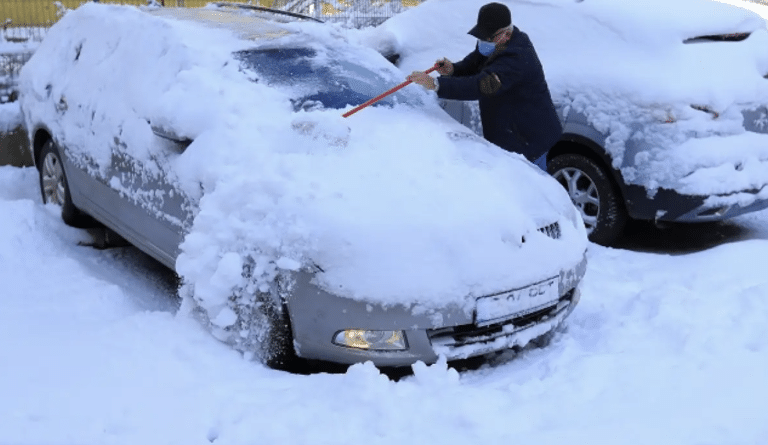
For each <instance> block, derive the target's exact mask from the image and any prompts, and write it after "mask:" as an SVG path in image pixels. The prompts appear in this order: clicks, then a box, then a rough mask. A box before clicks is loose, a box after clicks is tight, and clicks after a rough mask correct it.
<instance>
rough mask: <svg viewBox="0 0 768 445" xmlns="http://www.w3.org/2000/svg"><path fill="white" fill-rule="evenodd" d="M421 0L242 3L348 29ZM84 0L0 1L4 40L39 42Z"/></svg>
mask: <svg viewBox="0 0 768 445" xmlns="http://www.w3.org/2000/svg"><path fill="white" fill-rule="evenodd" d="M155 1H156V2H157V3H161V4H163V5H164V6H174V7H200V6H205V5H206V4H208V3H209V2H210V1H211V0H155ZM422 1H424V0H249V1H244V3H250V4H255V5H259V6H265V7H271V8H277V9H284V10H289V11H293V12H300V13H303V14H308V15H312V16H314V17H316V18H319V19H321V20H324V21H342V22H346V23H349V24H350V25H351V26H356V27H360V26H368V25H376V24H378V23H381V22H383V21H384V20H386V19H387V18H389V17H392V16H393V15H394V14H397V13H398V12H400V11H402V10H403V9H405V8H409V7H412V6H416V5H418V4H419V3H421V2H422ZM100 2H101V3H119V4H127V5H146V4H147V2H148V0H100ZM82 3H84V0H58V1H54V0H0V23H2V26H3V37H4V38H5V39H6V40H11V41H18V40H25V39H37V40H39V39H41V38H42V36H43V35H44V34H45V30H46V29H47V28H49V27H50V26H52V25H53V24H54V23H55V22H56V21H57V20H58V19H59V17H60V15H61V11H62V10H64V9H74V8H77V7H78V6H80V5H81V4H82Z"/></svg>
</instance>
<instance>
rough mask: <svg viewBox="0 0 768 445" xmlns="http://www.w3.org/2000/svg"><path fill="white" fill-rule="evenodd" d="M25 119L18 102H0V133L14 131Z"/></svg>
mask: <svg viewBox="0 0 768 445" xmlns="http://www.w3.org/2000/svg"><path fill="white" fill-rule="evenodd" d="M23 121H24V119H23V118H22V116H21V108H19V103H18V102H9V103H4V104H0V133H8V132H10V131H13V130H14V129H16V128H17V127H18V126H19V125H21V124H22V122H23Z"/></svg>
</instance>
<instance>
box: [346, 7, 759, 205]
mask: <svg viewBox="0 0 768 445" xmlns="http://www.w3.org/2000/svg"><path fill="white" fill-rule="evenodd" d="M484 3H487V2H486V1H485V0H471V1H469V0H445V1H439V2H432V1H429V2H425V3H424V4H422V5H420V6H419V7H418V8H413V9H411V10H408V11H405V12H403V13H401V14H398V15H397V16H395V17H393V18H392V19H390V20H388V21H386V22H385V23H384V24H382V25H381V26H380V27H378V28H374V29H371V28H368V29H364V30H361V31H358V32H356V33H353V35H354V37H355V38H357V39H359V40H360V41H362V42H365V43H366V44H368V45H370V46H372V47H374V48H377V49H378V50H380V51H382V52H388V53H394V52H396V53H399V54H400V55H401V59H400V61H399V66H400V68H401V69H403V71H405V72H411V71H413V70H424V69H426V68H428V67H430V66H431V65H432V64H433V63H434V62H435V61H436V60H438V59H440V58H442V57H447V58H448V59H450V60H453V61H458V60H461V59H462V58H463V57H464V56H466V55H467V54H468V53H469V52H470V51H471V50H472V49H473V48H474V46H475V43H476V40H475V39H474V38H473V37H472V36H469V35H468V34H467V31H468V30H469V29H470V28H471V27H472V26H473V25H474V23H475V19H476V17H477V11H478V9H479V7H480V6H481V5H483V4H484ZM505 3H506V4H508V5H509V6H510V9H511V10H512V23H513V25H515V26H517V27H519V28H520V29H521V30H522V31H523V32H526V33H527V34H528V35H529V36H530V38H531V41H532V42H533V44H534V46H535V48H536V51H537V53H538V54H539V57H540V59H541V61H542V65H543V67H544V71H545V74H546V77H547V81H548V84H549V87H550V91H551V92H552V95H553V99H554V100H555V102H557V103H558V104H561V105H562V106H563V107H564V112H565V113H567V112H568V111H569V110H573V111H576V112H579V113H582V114H584V115H585V116H586V117H587V119H588V121H589V122H590V124H591V125H592V126H593V127H594V128H595V129H597V130H598V131H600V132H601V133H603V134H604V135H605V136H606V140H605V146H606V149H607V150H608V152H609V153H610V154H611V157H612V161H613V165H614V167H616V168H617V169H620V171H621V173H622V175H623V177H624V179H625V181H626V182H627V183H630V184H638V185H642V186H645V187H646V188H647V189H648V190H649V194H650V195H653V194H654V193H655V192H656V190H657V189H659V188H667V189H674V190H677V191H679V192H681V193H686V194H699V195H705V194H710V193H715V190H714V189H713V187H712V184H713V182H712V181H710V178H715V177H716V178H717V182H718V187H717V189H719V190H724V192H723V193H726V194H727V193H733V192H737V191H740V190H742V189H741V187H742V186H743V184H744V183H750V184H755V185H756V189H757V190H760V189H762V190H764V192H765V193H768V188H767V187H766V185H768V174H767V173H768V156H766V153H765V149H764V147H766V146H768V134H766V133H768V127H766V126H765V125H764V121H765V119H768V110H766V108H765V104H766V103H768V81H766V79H765V78H764V77H763V76H766V75H768V52H767V51H765V48H766V47H768V28H766V23H765V19H763V18H761V17H760V16H759V15H758V14H756V13H755V12H753V11H750V10H748V9H744V8H738V7H734V6H732V5H728V4H723V3H718V2H714V1H701V0H685V1H682V0H681V1H674V2H669V1H667V0H649V1H644V2H639V3H638V2H635V3H627V2H616V1H613V0H588V1H581V2H577V1H573V0H543V1H536V2H527V1H507V2H505ZM734 33H751V35H750V36H749V38H747V39H746V40H744V41H740V42H704V43H688V44H686V43H684V41H686V40H687V39H695V38H697V37H703V36H711V35H720V34H734ZM692 106H696V107H697V108H693V107H692ZM702 109H706V110H709V111H702ZM743 110H758V111H759V113H758V114H757V117H756V119H757V121H756V122H754V123H753V122H744V120H745V119H744V117H743V116H742V111H743ZM713 113H714V114H717V116H716V117H715V118H713V116H714V114H713ZM761 123H762V124H761ZM753 124H754V125H755V126H757V127H758V128H759V129H758V130H757V131H760V132H761V134H760V135H759V137H758V138H759V143H756V144H755V143H753V142H754V141H753V140H752V139H750V141H748V142H747V143H744V142H745V141H744V138H743V136H744V134H745V133H746V129H745V126H752V125H753ZM711 136H716V137H711ZM755 136H757V135H755ZM750 137H751V138H753V139H758V138H754V137H753V136H750ZM637 141H643V142H642V143H641V148H642V150H640V151H638V150H637V149H636V148H633V147H632V144H633V143H637ZM600 142H601V141H598V143H600ZM687 142H690V144H694V145H696V146H698V147H702V148H703V150H701V152H698V151H695V150H690V149H689V148H690V147H689V145H687ZM711 150H716V151H719V152H721V153H726V152H727V153H730V155H729V156H727V157H725V156H724V157H722V159H717V160H714V159H711V158H709V157H708V154H707V153H708V152H709V151H711ZM682 157H685V158H686V162H684V163H680V162H679V159H680V158H682ZM747 163H752V164H759V168H754V169H750V170H748V171H747V170H740V169H739V167H738V166H739V165H740V164H741V165H743V164H747ZM697 171H698V172H701V174H698V172H697ZM718 193H720V192H718ZM723 199H725V198H723ZM734 199H735V198H734Z"/></svg>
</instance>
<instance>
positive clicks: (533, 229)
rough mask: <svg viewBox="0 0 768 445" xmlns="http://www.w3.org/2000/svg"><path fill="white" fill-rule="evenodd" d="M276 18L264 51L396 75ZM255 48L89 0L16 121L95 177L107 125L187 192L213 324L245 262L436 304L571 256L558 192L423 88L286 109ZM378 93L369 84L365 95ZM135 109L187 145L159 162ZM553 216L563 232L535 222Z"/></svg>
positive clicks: (574, 243)
mask: <svg viewBox="0 0 768 445" xmlns="http://www.w3.org/2000/svg"><path fill="white" fill-rule="evenodd" d="M280 26H283V27H284V29H286V30H288V31H289V32H288V33H286V35H284V36H282V37H277V38H276V39H271V40H269V41H267V42H266V43H263V44H265V45H283V44H285V45H311V46H312V47H313V48H316V49H318V51H322V48H324V47H334V46H336V47H338V46H339V45H346V46H342V47H341V48H342V50H341V51H340V52H339V53H343V54H346V55H347V57H348V58H349V60H352V61H354V62H355V63H359V64H362V65H364V66H367V67H369V68H370V69H372V70H374V71H375V72H376V73H378V74H380V75H381V76H384V77H385V78H386V79H388V82H389V84H390V85H387V88H388V87H389V86H391V85H395V84H397V83H399V82H401V81H402V80H403V77H402V73H401V72H400V71H399V70H397V69H396V68H395V67H393V66H391V65H390V64H388V63H387V62H386V61H385V60H384V59H383V58H382V57H381V56H380V55H379V54H377V53H376V52H375V51H372V50H371V49H369V48H366V47H362V46H355V45H349V44H347V43H345V42H344V39H343V38H342V36H341V35H340V29H339V28H335V27H331V26H327V25H321V24H316V23H291V24H287V25H280ZM135 30H141V32H134V31H135ZM93 36H98V38H97V39H93V38H92V37H93ZM259 44H262V43H259V42H256V41H248V40H241V39H239V38H237V37H236V36H234V35H233V34H232V33H230V32H228V31H226V30H222V29H216V28H204V27H200V26H195V25H192V24H190V23H189V22H186V21H179V20H175V19H169V18H163V17H155V16H150V15H147V14H146V13H143V12H141V11H140V10H139V9H136V8H132V7H122V6H104V5H96V4H86V5H84V6H81V7H80V8H78V9H77V10H75V11H73V12H70V13H68V14H67V15H66V16H65V17H64V18H62V20H61V21H60V22H59V23H58V24H57V25H55V26H54V27H53V28H52V29H51V31H50V33H49V34H48V38H47V39H46V40H45V41H44V42H43V43H42V45H41V46H40V48H39V50H38V51H37V53H36V54H35V56H34V57H33V59H32V60H31V61H30V62H29V63H28V64H27V65H26V66H25V68H24V71H23V73H22V79H21V81H22V108H23V110H24V114H25V119H26V122H27V125H28V126H29V125H33V124H34V123H35V122H36V121H37V120H38V119H43V120H44V121H45V122H48V123H49V125H51V130H52V131H53V133H54V134H57V135H59V137H60V142H61V143H62V144H65V145H66V146H67V147H68V148H69V149H70V150H71V151H72V152H73V156H74V158H75V159H76V161H77V159H78V156H81V155H83V154H84V153H86V152H87V153H89V154H92V159H91V160H90V161H87V162H86V161H85V160H81V161H82V162H83V163H84V164H85V163H90V164H92V170H93V173H94V174H96V175H98V174H103V172H104V171H106V169H105V167H106V166H107V164H108V162H109V160H110V157H111V154H110V150H109V147H110V146H111V140H112V139H113V138H115V136H116V135H119V138H121V139H122V140H123V141H124V142H125V143H126V145H127V148H125V150H127V151H129V152H130V153H131V155H132V156H134V157H136V158H139V159H141V160H142V162H143V168H145V169H147V170H148V171H149V174H158V175H159V174H162V172H168V171H173V172H175V173H174V175H175V177H174V178H173V179H174V181H175V182H176V183H177V185H178V187H180V188H181V189H182V190H183V192H184V193H185V194H187V195H188V196H189V197H190V199H191V200H192V201H197V200H199V211H198V212H197V213H196V216H195V218H194V221H193V223H192V225H191V227H189V228H188V230H189V234H188V235H187V236H186V238H185V241H184V243H183V244H182V246H181V248H182V252H181V255H180V256H179V258H178V259H177V265H176V266H177V267H176V269H177V271H178V272H179V273H180V274H181V275H182V276H183V277H184V278H185V280H186V281H187V282H188V283H191V284H193V286H192V287H193V288H194V292H195V298H196V300H197V301H198V303H200V304H202V305H203V306H204V307H205V308H206V309H208V310H209V313H210V314H211V315H212V317H211V318H215V316H216V311H220V310H223V308H224V307H225V306H226V305H227V302H228V300H229V297H230V295H232V289H233V288H237V287H242V286H246V285H247V284H248V283H246V282H245V278H243V276H242V271H243V267H244V265H249V264H250V265H252V266H253V272H254V276H255V279H256V283H255V284H257V285H259V286H262V288H263V286H266V285H267V284H268V283H269V282H270V280H271V279H273V278H274V276H275V275H276V274H277V273H279V272H280V271H281V270H288V271H290V270H295V269H298V268H300V267H306V266H311V265H312V263H315V264H317V265H318V266H320V267H321V268H322V269H323V270H324V272H323V273H318V274H317V275H316V281H317V283H318V284H319V285H320V286H322V287H324V288H326V289H329V290H331V291H333V292H335V293H341V294H344V295H347V296H349V297H352V298H358V299H365V300H368V301H374V302H379V303H382V304H385V305H386V304H410V303H413V302H415V299H416V300H418V302H419V303H421V305H422V307H436V306H442V305H444V304H447V303H451V302H453V303H456V302H464V301H465V300H464V299H465V298H466V296H467V295H469V294H471V293H474V294H482V293H488V292H491V291H499V290H503V289H509V288H513V287H516V286H520V285H524V284H527V283H530V282H532V281H531V280H537V279H544V278H546V277H548V276H553V275H556V274H557V273H558V272H559V271H560V270H561V269H563V268H565V267H571V266H573V265H574V264H575V263H576V262H578V261H579V260H580V259H581V258H582V255H583V252H584V250H585V248H586V235H585V233H584V228H583V226H582V224H581V222H580V220H579V219H578V215H577V213H576V212H575V209H574V208H573V206H572V204H571V203H570V200H569V199H568V196H567V194H566V193H565V191H564V190H563V189H562V187H561V186H560V185H559V184H558V183H557V182H555V181H554V180H553V179H552V178H550V177H549V176H547V175H545V174H543V173H542V172H540V171H539V170H538V169H536V168H535V167H533V166H532V165H531V164H529V163H528V162H526V161H525V160H524V159H523V158H522V157H521V156H519V155H516V154H510V153H507V152H505V151H503V150H501V149H499V148H498V147H496V146H493V145H491V144H489V143H487V142H485V141H484V140H482V139H481V138H478V137H476V136H474V135H473V134H471V133H470V132H468V131H467V130H466V129H465V128H464V127H462V126H461V125H459V124H457V123H456V122H454V121H453V120H452V119H450V118H449V117H448V116H447V115H446V114H445V113H443V112H442V110H440V109H439V107H438V105H437V103H436V100H435V98H434V96H432V95H429V94H427V93H425V92H423V91H422V90H421V89H420V88H418V87H410V88H408V89H406V90H403V91H404V92H405V93H406V94H407V95H408V96H409V97H411V98H413V100H414V101H415V103H417V104H418V103H420V104H421V105H418V106H415V107H414V106H411V105H407V104H401V105H396V106H394V107H393V108H388V107H372V108H367V109H365V110H363V111H360V112H358V113H357V114H355V115H353V116H352V117H350V118H348V119H344V118H342V117H341V114H342V112H343V111H342V110H337V109H327V110H318V111H311V112H306V111H300V112H294V110H293V107H292V105H291V103H290V101H289V99H290V97H291V91H290V90H289V89H282V88H270V87H268V86H266V85H265V84H263V83H254V82H253V81H251V80H249V73H248V72H247V71H243V70H241V69H240V66H239V64H238V63H237V62H236V61H235V60H234V59H233V58H232V53H233V52H235V51H239V50H242V49H244V48H252V47H254V46H257V45H259ZM78 48H79V49H78ZM333 53H334V52H333V51H329V52H328V54H333ZM116 73H119V75H116ZM379 92H381V91H380V86H378V85H377V86H375V88H373V87H372V90H371V91H370V94H371V97H373V96H374V95H375V94H377V93H379ZM59 97H66V100H67V103H68V110H69V111H68V112H67V113H65V114H63V115H61V114H57V111H56V109H55V108H56V107H55V104H56V102H57V101H58V100H59ZM91 117H92V119H91ZM147 120H150V121H151V122H152V123H153V125H158V126H162V127H163V128H166V129H172V130H173V131H175V132H176V133H177V134H178V135H180V136H183V137H187V138H190V139H194V142H193V143H192V144H191V145H189V147H188V148H187V149H186V150H185V151H184V152H183V153H181V154H179V155H176V156H167V155H164V156H157V155H156V153H153V151H152V150H153V149H156V148H153V147H157V144H156V143H155V144H154V145H153V141H154V139H153V138H155V136H154V135H153V134H152V131H151V129H150V126H149V124H148V123H147ZM83 124H85V127H84V126H83ZM121 130H122V131H121ZM129 130H130V131H129ZM106 180H107V181H109V178H106ZM556 221H557V222H559V223H560V225H561V229H562V231H563V237H562V239H561V240H559V241H555V240H552V239H550V238H548V237H546V236H545V235H543V234H540V233H538V232H537V228H539V227H541V226H543V225H547V224H551V223H553V222H556ZM523 236H525V237H526V243H525V244H524V245H523V244H522V243H521V240H522V237H523ZM415 297H417V298H415Z"/></svg>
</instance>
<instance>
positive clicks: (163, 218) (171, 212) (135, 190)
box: [105, 135, 194, 268]
mask: <svg viewBox="0 0 768 445" xmlns="http://www.w3.org/2000/svg"><path fill="white" fill-rule="evenodd" d="M151 142H152V143H151V144H149V147H142V149H141V150H132V149H131V147H129V146H128V145H127V143H126V142H125V141H123V140H120V139H119V138H117V137H116V138H115V145H114V147H113V150H112V160H111V162H110V165H109V168H108V170H107V174H106V175H105V176H106V179H107V181H106V182H107V184H108V185H109V187H110V189H111V190H112V191H114V192H115V193H116V194H117V195H118V196H119V199H118V201H117V202H116V203H115V204H114V205H110V206H109V208H108V211H109V217H110V218H111V219H112V221H113V224H114V226H115V227H114V229H115V230H116V231H117V232H118V233H120V234H121V235H122V236H123V237H124V238H126V239H127V240H128V241H130V242H131V243H132V244H134V245H136V246H137V247H139V248H140V249H141V250H143V251H144V252H146V253H148V254H149V255H151V256H153V257H155V258H156V259H157V260H158V261H160V262H162V263H163V264H165V265H167V266H168V267H170V268H174V266H175V262H176V257H177V256H178V254H179V245H180V244H181V242H182V240H183V239H184V235H185V234H186V233H187V232H188V229H189V226H190V225H191V223H192V217H193V214H194V210H193V209H194V206H193V202H192V200H191V199H190V198H189V196H188V195H187V194H186V193H184V191H183V190H182V189H181V187H179V185H178V184H179V181H178V177H177V175H176V174H175V172H174V170H173V165H174V161H175V159H176V158H178V156H179V155H180V154H181V153H182V152H183V151H184V149H185V148H186V147H187V146H188V145H189V144H190V143H191V141H187V140H172V139H169V138H168V137H166V136H165V135H163V136H160V135H154V136H152V141H151ZM145 148H146V149H145ZM137 153H138V154H140V156H138V155H137Z"/></svg>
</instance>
